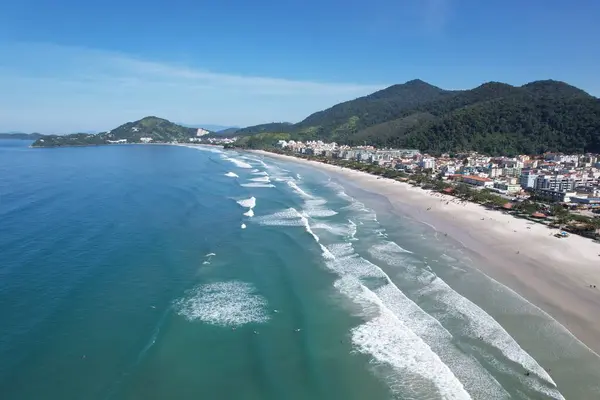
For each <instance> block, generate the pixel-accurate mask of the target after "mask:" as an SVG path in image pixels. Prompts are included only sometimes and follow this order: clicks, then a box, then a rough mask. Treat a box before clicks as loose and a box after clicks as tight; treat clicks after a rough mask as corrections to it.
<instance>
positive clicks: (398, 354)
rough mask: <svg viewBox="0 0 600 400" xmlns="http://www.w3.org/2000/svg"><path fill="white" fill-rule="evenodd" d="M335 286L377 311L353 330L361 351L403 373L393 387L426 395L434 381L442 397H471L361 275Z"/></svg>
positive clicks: (365, 306) (367, 308)
mask: <svg viewBox="0 0 600 400" xmlns="http://www.w3.org/2000/svg"><path fill="white" fill-rule="evenodd" d="M334 286H335V287H336V288H337V289H338V290H339V291H340V292H341V293H342V294H344V295H346V296H347V297H348V298H350V299H352V301H353V302H355V303H357V304H359V305H360V306H361V307H362V308H363V309H364V310H367V311H368V312H370V313H373V312H374V311H376V313H377V315H375V316H373V317H372V318H371V319H369V320H368V321H367V322H365V323H364V324H362V325H359V326H357V327H355V328H353V329H352V330H351V335H352V342H353V344H354V345H355V346H356V349H357V350H358V351H359V352H361V353H365V354H369V355H370V356H372V357H373V358H374V360H376V361H377V362H379V363H384V364H387V365H389V366H391V367H392V368H393V369H394V370H395V371H396V372H398V373H399V374H400V376H401V378H398V379H394V380H395V382H393V385H392V386H393V387H395V388H396V389H398V388H400V390H401V391H402V393H403V394H404V395H408V396H409V397H411V398H425V397H426V396H428V395H430V394H429V392H428V389H429V385H428V384H433V385H434V386H435V387H436V389H437V390H438V392H439V396H440V398H444V399H457V400H458V399H464V400H468V399H471V396H469V394H468V393H467V391H466V390H465V388H464V387H463V385H462V383H461V382H460V381H459V380H458V379H457V378H456V376H455V375H454V374H453V373H452V371H451V370H450V369H449V368H448V366H447V365H446V364H444V363H443V362H442V360H441V359H440V358H439V356H438V355H437V354H436V353H435V352H433V351H432V350H431V348H430V347H429V346H428V345H427V344H426V343H425V342H424V341H423V340H422V339H421V338H419V336H417V335H416V334H415V333H414V332H413V331H411V330H410V329H409V328H408V327H407V326H406V325H405V324H403V323H402V322H401V321H400V320H399V319H398V318H397V317H396V316H395V315H394V314H393V313H392V312H391V311H390V310H389V309H388V308H387V307H386V306H385V305H384V304H383V303H382V302H381V300H380V299H379V298H378V297H377V296H376V295H375V294H374V293H373V292H371V291H370V290H369V289H367V288H366V287H365V286H364V285H363V284H362V283H360V281H359V280H358V279H356V278H354V277H345V278H342V279H340V280H338V281H336V282H335V284H334ZM389 379H392V378H391V377H389Z"/></svg>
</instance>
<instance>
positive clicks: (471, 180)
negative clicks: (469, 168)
mask: <svg viewBox="0 0 600 400" xmlns="http://www.w3.org/2000/svg"><path fill="white" fill-rule="evenodd" d="M462 181H463V182H464V183H466V184H467V185H473V186H482V187H493V186H494V181H493V180H491V179H489V178H482V177H480V176H475V175H465V176H463V177H462Z"/></svg>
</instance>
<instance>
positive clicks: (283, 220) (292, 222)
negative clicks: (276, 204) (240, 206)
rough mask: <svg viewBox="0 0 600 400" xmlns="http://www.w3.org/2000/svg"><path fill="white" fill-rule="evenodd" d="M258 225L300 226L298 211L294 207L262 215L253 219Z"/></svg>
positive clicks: (301, 223)
mask: <svg viewBox="0 0 600 400" xmlns="http://www.w3.org/2000/svg"><path fill="white" fill-rule="evenodd" d="M255 221H256V222H258V223H259V224H260V225H266V226H302V225H303V224H304V223H303V222H302V221H301V219H300V217H299V214H298V211H296V209H294V208H288V209H287V210H283V211H279V212H276V213H273V214H269V215H262V216H260V217H257V218H256V219H255Z"/></svg>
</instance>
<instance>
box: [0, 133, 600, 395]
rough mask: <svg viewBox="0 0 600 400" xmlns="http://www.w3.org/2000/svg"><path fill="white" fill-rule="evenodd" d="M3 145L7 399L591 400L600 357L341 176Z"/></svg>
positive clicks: (146, 153) (180, 149) (225, 154)
mask: <svg viewBox="0 0 600 400" xmlns="http://www.w3.org/2000/svg"><path fill="white" fill-rule="evenodd" d="M29 144H30V142H24V141H12V140H4V141H0V321H1V322H0V323H1V325H0V326H1V329H0V397H1V398H2V399H4V400H12V399H15V400H23V399H50V400H53V399H61V400H66V399H199V398H201V399H332V400H335V399H369V400H371V399H372V400H377V399H469V398H472V399H507V398H514V399H561V398H570V399H595V398H599V397H600V395H599V393H600V389H599V385H600V384H599V383H598V382H600V360H599V359H598V357H597V356H596V355H595V354H593V353H592V352H591V351H590V350H588V349H587V348H586V347H585V346H584V345H583V344H581V343H580V342H579V341H577V340H576V339H575V338H574V337H573V336H572V335H570V334H569V333H568V332H567V331H566V330H565V329H564V328H563V327H562V326H560V325H559V324H558V323H556V322H555V321H554V320H553V319H552V318H550V317H549V316H548V315H547V314H545V313H544V312H542V311H541V310H540V309H538V308H537V307H535V306H533V305H532V304H530V303H529V302H527V301H526V300H525V299H523V298H522V297H520V296H519V295H517V294H516V293H515V292H513V291H511V290H510V289H508V288H507V287H505V286H503V285H501V284H500V283H498V282H496V281H494V280H492V279H491V278H488V277H487V276H485V275H483V274H482V273H480V272H479V271H478V270H477V269H476V268H475V267H476V265H474V261H473V260H471V259H470V258H469V256H468V253H467V252H465V251H464V249H461V248H460V246H458V245H457V244H456V243H454V242H452V240H451V238H447V237H444V236H443V235H440V234H438V233H437V232H436V231H435V230H433V229H432V228H431V227H429V226H427V225H424V224H422V223H420V222H419V221H417V220H414V219H412V218H411V216H410V215H399V214H394V213H393V212H392V211H391V210H390V207H389V204H387V203H386V200H384V199H383V198H381V197H379V196H376V195H373V194H369V193H367V192H365V191H363V190H362V189H361V188H359V187H357V186H355V185H354V184H353V182H347V181H343V180H341V178H337V177H332V176H328V175H327V174H326V173H324V172H322V171H319V170H316V169H313V168H310V167H307V166H303V165H299V164H295V163H290V162H283V161H279V160H273V159H270V158H265V157H262V156H259V155H255V154H252V153H244V152H235V151H224V150H220V149H217V148H198V147H196V148H192V147H184V146H166V145H165V146H162V145H125V146H101V147H83V148H57V149H32V148H29V147H28V145H29Z"/></svg>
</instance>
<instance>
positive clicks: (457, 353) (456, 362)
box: [373, 281, 510, 399]
mask: <svg viewBox="0 0 600 400" xmlns="http://www.w3.org/2000/svg"><path fill="white" fill-rule="evenodd" d="M388 282H389V281H388ZM373 292H374V293H375V294H376V295H377V297H378V298H379V299H380V300H381V302H382V303H383V304H385V306H386V307H388V308H389V310H390V311H391V312H392V313H393V314H394V315H395V316H396V317H397V318H398V319H400V320H401V321H402V322H403V323H404V324H405V325H406V326H407V327H408V328H409V329H411V330H412V331H413V332H414V333H415V334H416V335H417V336H419V337H420V338H421V339H423V340H424V341H425V342H426V343H427V344H428V345H429V346H430V347H431V349H432V350H433V351H434V352H435V353H436V354H437V355H438V356H439V357H440V359H441V360H442V361H443V362H444V363H445V364H446V365H448V367H449V368H450V369H451V370H452V371H453V373H454V374H455V375H456V376H457V378H458V379H459V380H460V381H461V382H462V383H463V384H464V385H465V387H466V389H467V391H468V392H469V393H471V395H473V396H474V397H475V398H485V399H506V398H509V397H510V396H509V395H508V393H507V392H506V391H505V390H504V389H503V388H502V385H500V383H499V382H498V381H497V380H496V379H495V378H494V377H493V376H492V375H491V374H490V373H489V372H488V371H487V370H486V369H485V368H483V366H482V365H481V364H480V363H479V362H478V361H477V360H476V359H475V358H474V357H472V356H469V355H466V354H464V353H463V352H462V351H461V350H460V349H459V348H457V347H456V346H455V344H454V337H453V335H452V334H451V333H450V332H449V331H448V330H447V329H446V328H444V326H443V325H442V324H441V323H440V322H439V321H438V320H437V319H435V318H434V317H432V316H431V315H429V314H427V313H426V312H425V311H424V310H423V309H421V308H420V307H419V306H418V305H417V304H416V303H414V302H413V301H412V300H410V299H409V298H408V297H406V295H405V294H404V293H403V292H402V291H401V290H399V289H398V287H396V286H395V285H394V284H393V283H391V282H389V283H387V284H385V285H383V286H380V287H378V288H377V289H375V290H373Z"/></svg>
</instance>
